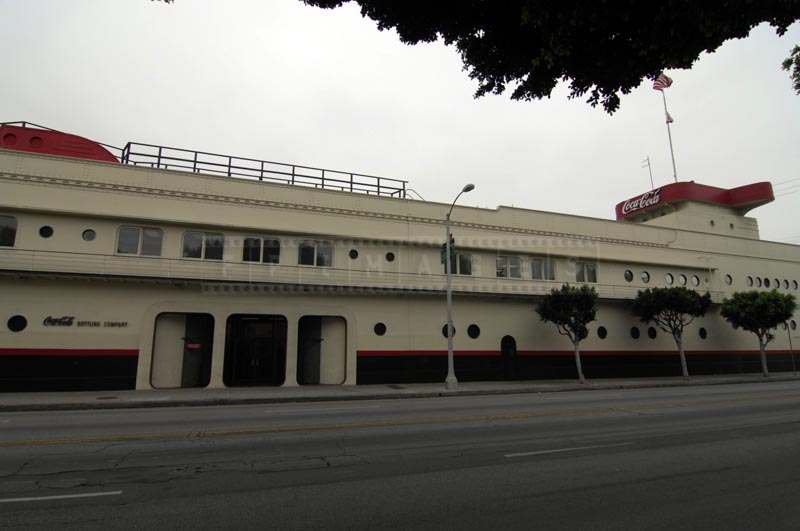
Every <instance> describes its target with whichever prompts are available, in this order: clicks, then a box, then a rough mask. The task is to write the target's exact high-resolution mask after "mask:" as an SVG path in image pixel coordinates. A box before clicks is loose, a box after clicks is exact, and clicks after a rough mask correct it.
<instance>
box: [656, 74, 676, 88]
mask: <svg viewBox="0 0 800 531" xmlns="http://www.w3.org/2000/svg"><path fill="white" fill-rule="evenodd" d="M670 85H672V79H671V78H669V77H668V76H667V75H666V74H661V75H660V76H658V77H657V78H656V80H655V81H653V89H654V90H661V91H663V90H664V89H665V88H667V87H669V86H670Z"/></svg>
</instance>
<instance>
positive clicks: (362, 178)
mask: <svg viewBox="0 0 800 531" xmlns="http://www.w3.org/2000/svg"><path fill="white" fill-rule="evenodd" d="M0 125H14V126H17V127H35V128H38V129H46V130H48V131H54V132H61V131H57V130H55V129H51V128H49V127H44V126H41V125H37V124H34V123H31V122H3V123H2V124H0ZM93 142H96V141H93ZM97 143H98V144H100V145H101V146H103V147H105V148H106V149H108V150H109V151H110V152H111V153H112V154H113V155H114V156H115V157H117V159H118V160H119V162H120V163H121V164H129V165H131V166H144V167H148V168H153V169H163V170H174V171H185V172H190V173H204V174H213V175H223V176H226V177H235V178H240V179H248V180H252V181H262V182H278V183H282V184H290V185H296V186H307V187H311V188H319V189H325V190H338V191H342V192H355V193H362V194H371V195H379V196H389V197H398V198H403V199H405V198H406V194H407V192H408V191H409V188H408V181H404V180H401V179H392V178H389V177H379V176H377V175H367V174H364V173H355V172H348V171H341V170H331V169H327V168H317V167H314V166H304V165H301V164H290V163H284V162H274V161H270V160H260V159H252V158H247V157H237V156H233V155H223V154H219V153H209V152H207V151H197V150H191V149H182V148H176V147H169V146H160V145H156V144H144V143H141V142H128V143H127V144H125V147H122V148H119V147H116V146H112V145H109V144H103V143H102V142H97Z"/></svg>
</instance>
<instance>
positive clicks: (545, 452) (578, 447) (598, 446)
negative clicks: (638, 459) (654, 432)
mask: <svg viewBox="0 0 800 531" xmlns="http://www.w3.org/2000/svg"><path fill="white" fill-rule="evenodd" d="M631 444H633V443H630V442H627V443H619V444H598V445H595V446H576V447H574V448H557V449H555V450H538V451H535V452H519V453H516V454H505V456H504V457H527V456H530V455H545V454H557V453H561V452H576V451H578V450H591V449H593V448H615V447H617V446H630V445H631Z"/></svg>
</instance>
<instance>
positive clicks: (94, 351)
mask: <svg viewBox="0 0 800 531" xmlns="http://www.w3.org/2000/svg"><path fill="white" fill-rule="evenodd" d="M138 355H139V350H138V349H125V348H0V356H42V357H45V356H54V357H63V356H71V357H80V358H89V357H95V358H97V357H117V358H122V357H133V356H138Z"/></svg>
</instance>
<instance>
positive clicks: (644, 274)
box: [641, 271, 650, 284]
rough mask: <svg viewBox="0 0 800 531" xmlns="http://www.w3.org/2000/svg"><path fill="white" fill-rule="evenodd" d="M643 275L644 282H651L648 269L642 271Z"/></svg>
mask: <svg viewBox="0 0 800 531" xmlns="http://www.w3.org/2000/svg"><path fill="white" fill-rule="evenodd" d="M641 276H642V282H644V283H645V284H647V283H648V282H650V273H648V272H647V271H642V275H641Z"/></svg>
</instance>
